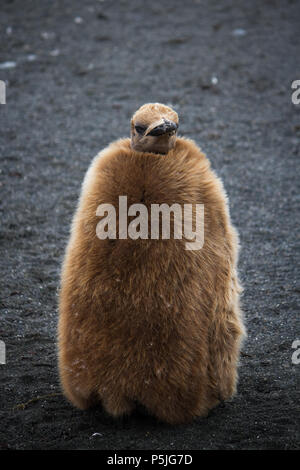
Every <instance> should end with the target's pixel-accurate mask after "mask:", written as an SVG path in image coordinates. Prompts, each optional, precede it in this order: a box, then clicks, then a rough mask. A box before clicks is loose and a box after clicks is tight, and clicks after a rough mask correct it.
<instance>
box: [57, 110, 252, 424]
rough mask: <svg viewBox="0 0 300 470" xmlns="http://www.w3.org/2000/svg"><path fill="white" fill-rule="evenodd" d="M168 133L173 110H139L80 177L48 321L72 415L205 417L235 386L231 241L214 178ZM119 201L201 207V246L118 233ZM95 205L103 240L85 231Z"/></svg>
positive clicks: (238, 332)
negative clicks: (99, 411)
mask: <svg viewBox="0 0 300 470" xmlns="http://www.w3.org/2000/svg"><path fill="white" fill-rule="evenodd" d="M177 129H178V116H177V113H176V112H175V111H174V110H173V109H171V108H169V107H167V106H164V105H162V104H159V103H154V104H146V105H144V106H142V107H141V108H140V109H139V110H138V111H137V112H136V113H135V114H134V116H133V117H132V120H131V139H129V138H125V139H121V140H118V141H116V142H113V143H112V144H110V145H109V146H108V147H107V148H106V149H104V150H103V151H102V152H100V153H99V154H98V155H97V156H96V157H95V159H94V160H93V162H92V163H91V166H90V168H89V170H88V171H87V174H86V176H85V179H84V182H83V186H82V191H81V196H80V200H79V204H78V207H77V210H76V213H75V216H74V219H73V223H72V229H71V236H70V240H69V243H68V246H67V250H66V254H65V258H64V262H63V268H62V274H61V290H60V302H59V325H58V353H59V372H60V379H61V385H62V388H63V391H64V394H65V396H66V397H67V398H68V399H69V400H70V401H71V402H72V403H73V404H74V405H75V406H76V407H78V408H80V409H86V408H88V407H90V406H92V405H94V404H96V403H97V402H101V403H102V405H103V407H104V408H105V410H106V411H107V412H108V413H109V414H111V415H113V416H115V417H118V416H122V415H124V414H129V413H130V412H131V411H132V410H133V409H134V407H135V405H136V404H137V403H139V404H141V405H143V406H144V407H145V408H146V409H147V410H148V412H149V413H150V414H152V415H154V416H156V417H157V418H158V419H159V420H161V421H164V422H167V423H170V424H176V423H184V422H189V421H191V420H192V419H193V418H196V417H200V416H205V415H207V413H208V411H209V410H210V409H211V408H213V407H214V406H216V405H217V404H218V403H219V402H220V401H223V400H227V399H229V398H230V397H232V396H233V395H234V393H235V391H236V383H237V362H238V357H239V351H240V345H241V340H242V338H243V336H244V334H245V329H244V326H243V320H242V314H241V310H240V306H239V295H240V290H241V289H240V285H239V281H238V275H237V269H236V268H237V267H236V265H237V256H238V236H237V232H236V230H235V229H234V227H233V226H232V224H231V221H230V216H229V211H228V206H227V199H226V195H225V192H224V189H223V185H222V183H221V181H220V180H219V179H218V178H217V176H216V175H215V173H214V172H213V171H212V170H211V168H210V163H209V161H208V159H207V158H206V156H205V155H204V154H203V153H202V152H201V151H200V149H199V148H198V147H197V145H196V144H195V143H194V142H193V141H192V140H189V139H185V138H182V137H180V138H179V137H177ZM119 196H126V197H127V204H128V207H129V206H130V205H133V204H143V205H144V206H145V207H146V208H147V209H148V213H149V211H150V210H151V207H152V205H156V207H157V205H161V204H165V205H166V204H167V205H168V207H171V206H172V205H173V204H176V205H178V204H179V206H180V207H181V208H183V207H184V204H192V205H193V207H194V206H195V205H196V204H199V205H202V206H203V207H204V242H203V244H202V245H201V249H187V247H186V241H187V238H186V237H185V236H182V238H180V237H177V238H176V237H175V236H173V237H172V236H170V237H169V238H164V237H163V236H161V234H160V235H159V236H156V237H154V238H153V237H151V236H150V235H149V233H148V235H147V234H146V236H145V234H144V236H136V237H135V238H134V237H129V236H126V230H125V232H124V227H123V228H122V230H121V222H122V224H123V223H124V221H122V220H123V219H122V217H124V213H123V212H124V211H123V209H122V210H121V209H120V207H121V206H119V201H120V199H119ZM102 204H105V206H103V207H104V208H106V209H107V210H108V205H111V206H113V207H114V211H115V220H114V223H113V225H112V229H111V232H109V231H108V232H107V235H109V234H110V235H111V234H114V233H115V234H117V235H116V236H115V237H111V236H107V237H105V236H104V237H103V236H102V238H101V237H99V236H97V225H98V223H99V221H100V220H104V219H100V218H99V214H100V213H99V210H98V207H99V205H102ZM111 206H110V207H111ZM133 207H134V206H133ZM177 207H178V206H177ZM193 210H194V209H193ZM114 211H112V212H111V214H113V215H114ZM122 211H123V212H122ZM106 213H108V212H105V214H106ZM105 214H104V212H101V215H102V216H104V215H105ZM193 214H194V212H193ZM127 215H129V216H131V217H129V218H128V220H129V221H130V220H131V222H132V215H133V213H132V212H130V213H129V211H128V214H125V216H127ZM174 217H175V215H174V213H173V212H171V211H170V220H171V221H172V222H174ZM121 219H122V220H121ZM192 219H193V221H195V220H194V215H193V216H192ZM109 220H110V219H107V220H106V222H107V223H108V221H109ZM148 222H149V226H150V221H148ZM174 227H175V222H174ZM119 229H120V230H119ZM160 229H161V222H160ZM119 231H120V233H119ZM174 232H175V229H174ZM127 235H128V234H127ZM188 239H190V238H188Z"/></svg>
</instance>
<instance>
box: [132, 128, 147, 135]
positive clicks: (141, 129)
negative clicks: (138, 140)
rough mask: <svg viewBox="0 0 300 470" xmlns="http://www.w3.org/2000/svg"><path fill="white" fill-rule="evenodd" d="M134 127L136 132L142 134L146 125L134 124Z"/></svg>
mask: <svg viewBox="0 0 300 470" xmlns="http://www.w3.org/2000/svg"><path fill="white" fill-rule="evenodd" d="M134 128H135V130H136V131H137V133H138V134H144V132H145V130H146V126H134Z"/></svg>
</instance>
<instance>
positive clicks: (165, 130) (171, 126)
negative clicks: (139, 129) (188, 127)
mask: <svg viewBox="0 0 300 470" xmlns="http://www.w3.org/2000/svg"><path fill="white" fill-rule="evenodd" d="M177 128H178V124H176V123H175V122H173V121H169V119H160V120H159V121H156V122H154V123H153V124H151V125H150V126H149V127H148V129H147V131H146V132H145V136H146V135H152V136H159V135H163V134H169V133H171V132H173V131H176V130H177Z"/></svg>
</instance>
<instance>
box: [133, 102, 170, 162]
mask: <svg viewBox="0 0 300 470" xmlns="http://www.w3.org/2000/svg"><path fill="white" fill-rule="evenodd" d="M178 122H179V119H178V115H177V113H176V111H174V110H173V109H171V108H169V107H168V106H165V105H164V104H160V103H148V104H144V105H143V106H142V107H141V108H139V109H138V110H137V111H136V112H135V113H134V115H133V116H132V119H131V148H132V149H133V150H136V151H138V152H152V153H160V154H166V153H168V152H169V150H171V149H172V148H173V147H174V146H175V142H176V135H177V129H178Z"/></svg>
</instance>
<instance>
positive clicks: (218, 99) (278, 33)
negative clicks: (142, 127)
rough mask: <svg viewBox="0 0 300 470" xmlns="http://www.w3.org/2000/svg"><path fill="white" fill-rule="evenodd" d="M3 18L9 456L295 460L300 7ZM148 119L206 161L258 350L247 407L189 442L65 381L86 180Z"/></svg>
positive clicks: (116, 9) (99, 5) (1, 420)
mask: <svg viewBox="0 0 300 470" xmlns="http://www.w3.org/2000/svg"><path fill="white" fill-rule="evenodd" d="M0 8H1V15H0V33H1V41H0V42H1V56H0V62H1V63H3V62H5V61H15V62H16V67H14V68H11V69H2V70H0V79H2V80H6V81H7V85H8V86H7V104H6V105H1V106H0V116H1V173H0V180H1V183H0V184H1V187H0V190H1V229H0V239H1V251H0V256H1V258H0V259H1V267H0V270H1V304H0V306H1V322H0V339H1V340H3V341H5V344H6V351H7V359H6V365H0V374H1V396H0V401H1V412H0V442H1V448H3V449H6V448H11V449H71V448H73V449H75V448H77V449H178V450H179V449H180V450H183V449H188V450H191V449H295V448H298V444H299V427H298V422H299V415H298V417H297V406H299V401H298V398H299V394H298V391H297V376H298V377H299V367H300V365H296V364H293V363H292V360H291V357H292V353H293V349H292V343H293V341H294V340H295V339H297V335H298V338H299V330H298V331H297V329H296V316H297V314H298V312H299V304H298V300H299V292H300V285H299V280H298V279H297V275H298V274H299V271H298V269H297V268H298V266H299V264H298V263H299V225H298V224H297V223H298V220H299V163H298V162H299V137H300V105H298V106H297V105H293V104H292V102H291V92H292V90H291V82H292V81H293V80H296V79H300V70H299V50H300V41H299V32H300V3H299V1H279V0H269V1H261V0H253V1H251V2H246V1H237V0H228V1H225V0H224V1H222V2H221V1H217V0H203V1H202V0H199V1H197V0H195V1H192V0H185V1H184V2H182V1H179V0H172V1H171V0H169V1H167V0H160V1H152V2H150V1H149V2H139V1H137V0H123V1H119V2H117V1H114V2H113V1H109V0H106V1H92V0H88V1H85V2H80V1H79V0H76V1H71V0H64V1H58V0H53V1H37V0H36V1H26V2H22V1H19V0H15V1H13V0H10V1H8V0H7V1H4V0H2V1H1V6H0ZM78 18H79V19H78ZM9 27H10V28H12V29H10V28H9ZM7 28H8V29H7ZM237 29H242V30H243V31H242V34H240V35H235V34H238V33H239V31H237V32H236V33H235V34H234V33H233V32H234V31H235V30H237ZM240 33H241V32H240ZM243 33H244V34H243ZM148 101H160V102H163V103H165V104H172V105H173V106H174V107H175V109H176V110H177V111H178V113H179V115H180V118H181V127H180V131H181V135H185V136H189V137H191V138H193V139H195V140H196V142H197V143H198V144H199V145H200V146H201V148H202V149H203V150H204V151H205V152H206V153H207V155H208V157H209V158H210V160H211V162H212V165H213V167H214V168H215V169H216V171H217V173H218V174H219V175H220V176H221V177H222V179H223V181H224V184H225V187H226V189H227V191H228V195H229V198H230V207H231V214H232V219H233V222H234V224H235V225H236V226H237V228H238V230H239V232H240V237H241V245H242V251H241V256H240V265H239V266H240V274H241V278H242V282H243V285H244V289H245V291H244V295H243V308H244V312H245V318H246V324H247V329H248V339H247V341H246V342H245V345H244V347H243V354H242V357H241V366H240V382H239V388H238V395H237V396H236V397H235V399H234V400H233V401H231V402H229V403H226V404H225V405H224V406H222V407H219V408H217V409H216V410H214V411H213V412H212V413H211V414H210V415H209V417H208V418H205V419H201V420H198V421H195V422H194V423H193V424H190V425H185V426H176V427H171V426H167V425H163V424H160V423H157V422H156V421H155V420H154V419H153V418H151V417H145V416H143V415H141V414H138V413H136V414H135V415H134V416H132V417H131V418H129V419H127V420H126V421H114V420H112V419H111V418H110V417H108V416H107V415H106V414H105V413H104V412H103V411H102V410H101V409H97V410H96V411H89V412H81V411H78V410H76V409H74V408H73V407H72V406H71V405H69V404H68V403H67V402H66V401H65V399H64V398H63V396H62V395H61V394H60V389H59V382H58V374H57V366H56V324H57V287H58V282H59V271H60V265H61V260H62V256H63V253H64V248H65V245H66V242H67V239H68V233H69V226H70V221H71V217H72V214H73V211H74V208H75V204H76V201H77V197H78V194H79V189H80V184H81V181H82V179H83V175H84V173H85V171H86V169H87V167H88V165H89V162H90V160H91V158H92V157H93V156H94V155H95V154H96V153H97V152H98V151H99V150H100V149H102V148H103V147H104V146H106V145H107V144H108V143H109V142H110V141H112V140H114V139H116V138H119V137H121V136H126V135H128V134H129V119H130V116H131V114H132V113H133V112H134V111H135V110H136V108H137V107H138V106H140V105H141V104H143V103H145V102H148ZM297 225H298V226H297ZM94 433H99V435H97V436H94V437H92V435H93V434H94Z"/></svg>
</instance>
